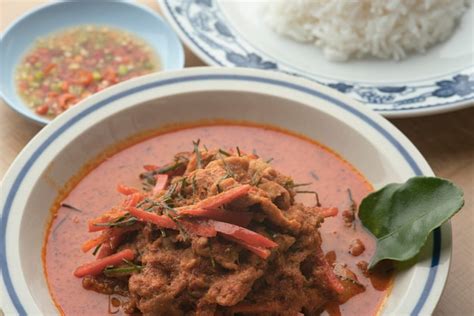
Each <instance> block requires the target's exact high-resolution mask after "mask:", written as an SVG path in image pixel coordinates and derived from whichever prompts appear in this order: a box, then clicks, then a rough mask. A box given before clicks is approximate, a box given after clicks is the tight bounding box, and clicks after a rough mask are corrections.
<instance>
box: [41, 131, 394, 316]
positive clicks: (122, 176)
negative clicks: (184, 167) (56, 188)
mask: <svg viewBox="0 0 474 316" xmlns="http://www.w3.org/2000/svg"><path fill="white" fill-rule="evenodd" d="M196 139H201V142H202V144H205V145H206V146H207V147H209V148H211V147H220V148H235V146H239V147H240V148H241V149H242V150H244V151H247V152H252V151H256V152H257V154H258V155H259V156H260V157H262V158H268V159H269V158H273V161H272V164H273V165H274V166H275V167H276V168H278V169H280V170H284V172H285V173H286V174H288V175H290V176H292V177H293V179H294V181H295V183H305V182H312V184H311V185H310V186H308V187H307V189H308V190H314V191H317V192H318V193H319V198H320V202H321V204H322V205H323V206H328V207H329V206H335V207H338V208H339V210H340V212H339V215H338V216H337V217H335V218H328V219H326V220H325V223H324V224H323V225H322V228H321V230H320V231H321V234H322V238H323V244H322V246H323V250H324V251H325V252H326V253H328V252H331V251H334V254H335V256H336V260H337V261H338V262H341V263H346V264H347V266H348V268H349V269H350V270H351V271H353V272H354V273H355V274H356V275H357V278H358V280H359V282H360V283H361V284H363V285H364V286H365V288H366V290H365V292H363V293H361V294H358V295H356V296H355V297H353V298H351V299H350V300H349V301H348V302H346V303H345V304H343V305H339V306H337V305H334V306H331V308H330V314H331V315H375V314H377V311H378V310H379V309H380V306H381V305H382V304H383V301H384V299H385V297H386V296H387V294H388V291H389V288H390V284H391V280H392V276H391V273H390V272H389V271H380V272H378V273H374V274H372V275H371V276H370V277H369V278H367V277H365V276H364V275H363V273H362V272H361V270H360V269H359V268H358V267H357V263H358V262H360V261H366V262H368V261H370V257H371V256H372V254H373V253H374V251H375V241H374V240H373V239H372V237H371V236H370V235H369V234H368V233H367V232H366V231H365V230H364V229H363V228H362V226H361V224H360V222H359V221H358V219H356V220H355V221H354V225H353V226H351V227H348V226H347V225H345V222H344V219H343V216H342V213H343V211H344V210H350V206H351V200H350V199H349V196H348V189H350V192H351V194H352V198H353V200H354V202H355V203H356V204H358V203H359V202H360V201H361V199H362V198H363V197H364V196H366V195H367V194H368V193H369V192H370V191H371V190H372V187H371V185H370V184H369V183H368V182H367V181H366V180H365V179H364V178H363V177H362V176H361V175H360V174H359V173H358V172H357V171H356V170H355V169H354V168H353V167H352V166H351V165H350V164H349V163H347V162H346V161H344V160H343V159H341V158H340V157H338V156H337V155H336V154H335V153H333V152H331V151H330V150H328V149H327V148H325V147H323V146H321V145H319V144H317V143H315V142H311V141H309V140H307V139H303V138H301V137H298V136H295V135H291V134H288V133H284V132H282V131H278V130H274V129H270V128H267V127H255V126H243V125H210V126H200V127H192V128H186V129H181V130H176V131H173V132H168V133H164V134H160V135H158V136H155V137H153V138H150V139H147V140H145V141H142V142H140V143H138V144H135V145H133V146H131V147H129V148H127V149H125V150H123V151H120V152H118V153H116V154H115V155H112V156H111V157H109V158H108V159H106V160H105V161H103V162H102V163H100V164H99V165H98V166H97V167H96V168H95V169H94V170H93V171H91V172H90V173H89V174H87V175H86V176H85V177H84V178H83V179H82V180H81V181H80V182H79V183H78V184H77V185H76V186H75V187H74V188H73V189H72V190H71V191H70V192H69V193H68V194H67V196H66V197H65V198H64V199H63V200H62V202H63V203H66V204H69V205H72V206H74V207H76V208H78V209H80V210H82V212H77V211H74V210H72V209H70V208H65V207H60V208H59V209H58V210H57V211H56V213H55V217H54V219H53V221H52V223H51V226H50V229H49V230H48V235H47V237H46V243H45V247H44V268H45V272H46V275H47V281H48V284H49V288H50V292H51V294H52V296H53V298H54V300H55V303H56V305H57V306H58V307H59V308H60V310H61V311H62V312H63V313H64V314H66V315H82V314H88V315H104V314H107V313H114V314H115V313H118V314H121V311H120V307H119V305H120V300H121V299H123V298H120V297H117V296H114V297H113V298H110V297H107V296H106V295H102V294H98V293H96V292H93V291H87V290H85V289H83V287H82V285H81V279H78V278H76V277H74V276H73V271H74V270H75V268H76V267H77V266H78V265H80V264H83V263H85V262H88V261H90V260H91V259H92V256H91V254H90V253H88V254H84V253H82V252H81V250H80V247H81V244H82V243H83V242H84V241H85V240H87V239H89V238H90V233H88V232H87V220H88V219H90V218H93V217H96V216H98V215H99V214H101V213H102V212H103V211H104V210H106V209H108V208H110V207H112V206H113V205H115V204H116V203H117V201H119V200H120V198H121V197H120V195H119V193H117V192H116V186H117V184H119V183H125V184H127V185H130V186H136V187H137V188H139V187H140V185H141V184H140V180H139V178H138V175H139V173H141V172H142V171H143V165H146V164H154V165H160V164H164V163H167V162H168V161H170V160H171V159H172V158H173V156H174V154H175V153H177V152H181V151H188V150H189V148H190V147H191V146H192V141H193V140H196ZM305 189H306V188H305ZM297 201H299V202H303V203H305V204H308V205H312V204H314V203H315V197H314V195H311V194H298V195H297ZM355 239H359V240H360V241H362V243H363V244H364V246H365V251H364V252H363V253H362V254H360V255H359V256H357V257H355V256H353V255H351V254H350V252H349V246H350V244H351V242H352V241H353V240H355Z"/></svg>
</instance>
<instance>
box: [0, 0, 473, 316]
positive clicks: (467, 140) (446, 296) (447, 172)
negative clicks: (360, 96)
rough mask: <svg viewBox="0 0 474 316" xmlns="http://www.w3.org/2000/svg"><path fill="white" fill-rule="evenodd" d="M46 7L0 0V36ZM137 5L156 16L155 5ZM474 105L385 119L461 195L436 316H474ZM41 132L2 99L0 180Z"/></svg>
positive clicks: (192, 59)
mask: <svg viewBox="0 0 474 316" xmlns="http://www.w3.org/2000/svg"><path fill="white" fill-rule="evenodd" d="M44 2H46V1H40V0H35V1H29V0H0V31H2V32H3V31H4V30H5V29H6V28H7V27H8V25H9V24H10V23H12V22H13V21H14V20H15V19H17V18H19V17H20V16H21V15H23V14H24V13H26V12H27V11H28V10H31V9H33V8H35V7H37V6H39V5H41V4H43V3H44ZM139 2H141V3H143V4H144V5H146V6H148V7H149V8H151V9H152V10H155V11H156V12H160V8H159V5H158V3H157V1H153V0H142V1H139ZM0 53H1V52H0ZM185 57H186V64H185V67H196V66H205V64H204V62H203V61H201V60H200V59H199V58H198V57H197V56H196V55H195V54H193V53H192V52H191V51H190V50H189V49H188V48H185ZM0 71H2V69H1V68H0ZM472 105H473V106H471V107H468V108H465V109H462V110H457V111H454V112H449V113H441V114H435V115H429V116H418V117H410V118H397V119H392V118H390V119H389V121H390V122H391V123H392V124H393V125H395V126H396V127H397V128H398V129H399V130H401V131H402V132H403V133H404V134H405V135H406V136H407V137H408V138H409V139H410V140H411V142H413V144H414V145H415V146H416V147H417V148H418V150H419V151H420V152H421V154H422V155H423V156H424V157H425V158H426V160H427V161H428V163H429V165H430V166H431V168H432V169H433V170H434V172H435V174H436V175H437V176H438V177H442V178H446V179H449V180H450V181H452V182H454V183H455V184H456V185H458V186H459V187H460V188H462V190H463V191H464V198H465V205H464V208H463V209H462V210H461V211H460V212H459V213H458V214H457V215H456V216H454V217H453V218H452V220H451V225H452V239H453V246H452V261H451V269H450V273H449V276H448V280H447V283H446V287H445V289H444V292H443V294H442V296H441V299H440V301H439V304H438V305H437V307H436V309H435V311H434V313H433V315H437V316H441V315H446V316H453V315H459V316H464V315H466V316H467V315H474V104H472ZM42 128H44V127H42V126H39V125H37V124H35V123H33V122H31V121H29V120H27V119H25V118H24V117H22V116H21V115H19V114H18V113H16V112H14V111H13V110H12V109H11V108H10V107H9V106H8V105H7V104H6V103H5V101H4V100H0V178H2V177H3V176H4V174H5V173H6V172H7V170H8V168H9V166H10V165H11V164H12V163H13V161H14V160H15V158H16V157H17V156H18V155H19V153H20V152H21V150H22V149H23V148H24V147H25V146H26V145H27V144H28V142H29V141H30V140H31V139H32V138H33V137H34V136H35V135H36V134H37V133H38V132H40V131H41V129H42ZM0 185H1V183H0ZM3 189H4V188H3ZM0 314H1V312H0Z"/></svg>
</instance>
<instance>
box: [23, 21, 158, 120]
mask: <svg viewBox="0 0 474 316" xmlns="http://www.w3.org/2000/svg"><path fill="white" fill-rule="evenodd" d="M158 69H159V62H158V57H157V56H156V54H155V53H154V51H153V49H152V48H151V46H150V45H149V44H148V43H146V42H145V41H143V40H142V39H139V38H138V37H136V36H134V35H132V34H130V33H128V32H125V31H122V30H119V29H114V28H110V27H102V26H89V25H87V26H79V27H74V28H70V29H66V30H64V31H61V32H59V33H55V34H51V35H48V36H46V37H43V38H40V39H38V41H37V43H36V44H35V45H34V47H33V48H32V49H31V50H30V51H29V52H28V53H27V54H26V55H25V57H24V58H23V60H22V61H21V63H20V64H19V66H18V71H17V75H16V84H17V89H18V92H19V94H20V96H21V97H22V99H23V100H24V102H25V103H26V104H27V105H28V106H29V107H31V108H32V109H33V110H34V111H35V112H36V113H37V114H39V115H42V116H46V117H50V118H53V117H55V116H57V115H59V114H60V113H62V112H64V111H65V110H67V109H68V108H70V107H71V106H73V105H75V104H76V103H78V102H79V101H81V100H82V99H84V98H86V97H88V96H90V95H91V94H93V93H95V92H97V91H100V90H103V89H105V88H107V87H109V86H111V85H114V84H116V83H118V82H121V81H124V80H127V79H130V78H133V77H137V76H141V75H144V74H148V73H151V72H154V71H157V70H158Z"/></svg>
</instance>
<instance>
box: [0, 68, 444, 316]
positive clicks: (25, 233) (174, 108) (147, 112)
mask: <svg viewBox="0 0 474 316" xmlns="http://www.w3.org/2000/svg"><path fill="white" fill-rule="evenodd" d="M213 118H222V119H230V120H246V121H253V122H257V123H265V124H271V125H276V126H280V127H282V128H285V129H288V130H292V131H295V132H298V133H302V134H304V135H307V136H309V137H311V138H313V139H315V140H317V141H319V142H321V143H323V144H325V145H327V146H329V147H331V148H332V149H333V150H335V151H336V152H338V153H339V154H341V155H342V156H343V157H344V158H346V159H347V160H348V161H349V162H350V163H352V164H353V165H354V166H355V167H356V168H358V169H359V170H360V171H361V172H362V173H363V174H364V175H365V176H366V177H367V179H368V180H369V181H370V182H371V183H373V184H374V186H375V187H376V188H379V187H381V186H383V185H384V184H387V183H389V182H401V181H404V180H406V179H407V178H409V177H412V176H415V175H421V174H425V175H432V174H433V172H432V171H431V169H430V167H429V166H428V164H427V163H426V161H425V159H424V158H423V157H422V156H421V154H420V153H419V152H418V151H417V149H416V148H415V147H414V146H413V145H412V144H411V143H410V141H409V140H408V139H407V138H406V137H405V136H404V135H403V134H402V133H400V132H399V131H398V130H397V129H396V128H395V127H393V126H392V125H391V124H390V123H389V122H388V121H386V120H385V119H384V118H382V117H381V116H379V115H377V114H375V113H374V112H372V111H369V110H367V109H366V108H364V107H362V106H360V105H359V104H358V103H357V102H355V101H353V100H352V99H349V98H348V97H345V96H344V95H342V94H339V93H337V92H335V91H334V90H331V89H328V88H325V87H322V86H320V85H317V84H315V83H313V82H310V81H306V80H304V79H298V78H295V77H292V76H288V75H284V74H278V73H274V72H266V71H260V70H250V69H224V68H222V69H221V68H193V69H188V70H185V71H176V72H164V73H158V74H152V75H149V76H145V77H142V78H137V79H133V80H131V81H127V82H124V83H121V84H118V85H117V86H114V87H112V88H110V89H107V90H106V91H103V92H101V93H99V94H97V95H94V96H93V97H91V98H90V99H87V100H85V101H84V102H83V103H82V104H81V105H80V106H77V107H74V108H72V109H71V110H70V111H68V112H66V113H65V114H64V115H61V116H60V117H59V118H58V119H56V120H54V121H53V122H52V123H51V124H49V125H48V126H47V127H46V128H44V129H43V130H42V131H41V132H40V133H39V134H38V135H37V136H36V137H35V138H34V139H33V140H32V141H31V142H30V143H29V144H28V146H27V147H26V148H25V149H24V150H23V151H22V153H21V154H20V155H19V156H18V158H17V159H16V160H15V162H14V163H13V165H12V166H11V167H10V169H9V171H8V172H7V174H6V176H5V178H4V180H3V183H2V187H1V194H0V210H1V212H2V222H1V225H2V226H1V238H0V251H1V253H0V265H1V269H2V281H3V282H1V286H2V289H1V294H2V308H3V309H4V311H5V312H6V313H7V314H9V313H13V314H15V313H17V314H28V315H36V314H47V315H51V314H55V313H57V310H56V308H55V306H54V304H53V303H52V300H51V297H50V294H49V292H48V289H47V286H46V280H45V276H44V274H43V269H42V267H41V248H42V244H43V239H44V238H43V237H44V234H45V227H46V223H47V221H48V219H49V209H50V207H51V205H52V203H53V200H54V199H55V198H56V196H57V190H58V188H60V187H62V186H63V185H64V184H65V183H66V182H67V181H68V180H69V179H70V178H71V177H72V176H73V175H74V174H76V173H77V172H78V170H80V168H81V167H82V166H83V165H84V164H85V163H86V162H88V161H89V160H91V159H92V158H94V157H96V156H97V155H98V154H99V153H100V152H101V151H103V150H104V148H107V147H109V146H110V145H112V144H115V143H117V142H120V141H121V140H123V139H125V138H128V137H130V136H131V135H134V134H137V133H140V132H141V131H144V130H150V129H156V128H158V127H160V126H162V125H163V124H169V123H180V122H189V121H196V120H201V119H213ZM450 255H451V228H450V225H449V224H446V225H444V226H443V227H442V229H441V230H439V229H438V230H436V231H435V232H434V234H433V236H432V237H430V238H429V240H428V243H427V245H426V247H425V248H424V249H423V253H422V254H421V256H420V260H419V262H418V263H417V264H416V265H414V266H412V267H411V268H409V269H407V270H405V271H402V272H399V273H398V274H397V276H396V280H395V285H394V288H393V290H392V292H391V294H390V296H389V298H388V300H387V303H386V304H385V307H384V308H383V311H382V314H383V315H409V314H413V315H416V314H430V313H431V312H432V311H433V309H434V307H435V306H436V303H437V302H438V299H439V297H440V295H441V292H442V290H443V287H444V284H445V281H446V277H447V274H448V270H449V263H450Z"/></svg>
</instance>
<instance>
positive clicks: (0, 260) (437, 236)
mask: <svg viewBox="0 0 474 316" xmlns="http://www.w3.org/2000/svg"><path fill="white" fill-rule="evenodd" d="M207 80H230V81H236V80H239V81H246V82H258V83H265V84H269V85H274V86H280V87H284V88H288V89H293V90H296V91H298V92H301V93H306V94H309V95H311V96H314V97H317V98H320V99H323V100H326V101H327V102H329V103H331V104H333V105H334V106H337V107H340V108H342V109H344V110H345V111H348V112H350V113H352V114H353V115H355V116H357V117H358V118H360V119H361V120H363V121H364V122H365V123H367V124H368V125H370V126H371V127H372V128H374V129H375V130H376V131H378V132H379V133H380V134H381V135H383V136H384V137H385V139H387V140H388V141H389V142H390V143H391V144H392V145H393V146H394V147H395V148H397V150H398V152H399V153H400V154H401V155H402V156H403V158H404V159H405V161H406V162H407V163H408V164H409V165H410V167H411V169H412V171H413V173H414V174H415V175H422V174H423V172H422V171H421V168H420V166H419V165H418V164H417V163H416V161H415V160H414V159H413V157H411V156H410V154H409V153H408V151H407V150H406V149H405V147H403V145H402V144H400V142H399V141H398V140H396V139H395V137H393V135H392V134H390V133H389V132H388V131H387V130H385V129H384V128H383V127H382V126H380V125H379V124H378V123H377V122H375V121H374V120H373V119H371V118H370V117H369V116H367V115H366V114H364V113H362V112H360V111H359V110H358V109H356V108H354V107H351V106H349V105H348V104H346V103H344V102H343V101H340V100H337V99H335V98H334V97H331V96H329V95H326V94H324V93H322V92H320V91H317V90H314V89H311V88H307V87H304V86H301V85H298V84H294V83H290V82H286V81H281V80H276V79H268V78H261V77H254V76H247V75H226V74H208V75H190V76H183V77H179V78H173V79H164V80H156V81H153V82H150V83H147V84H143V85H141V86H138V87H134V88H131V89H128V90H125V91H123V92H119V93H116V94H115V95H112V96H110V97H108V98H107V99H105V100H102V101H100V102H98V103H96V104H94V105H92V106H90V107H88V108H86V109H85V110H84V111H82V112H80V113H78V114H77V115H75V116H73V117H71V118H70V119H69V120H68V121H67V122H64V123H63V124H62V125H61V126H60V127H59V128H58V129H57V130H56V131H54V132H53V133H52V134H51V135H50V136H49V137H48V138H47V139H46V140H45V141H44V142H43V143H41V145H40V146H39V147H38V148H37V149H36V150H35V151H34V152H33V154H32V155H31V156H30V157H29V159H28V160H27V162H26V163H25V164H24V166H23V167H22V168H21V170H20V172H19V173H18V176H17V177H16V178H15V180H14V181H13V185H12V187H11V188H10V189H9V191H8V195H7V198H6V201H5V205H4V207H3V212H2V222H1V240H0V267H1V269H2V276H3V280H4V283H5V287H6V289H7V292H8V294H9V296H10V298H11V300H12V302H13V305H14V306H15V308H16V310H17V312H18V314H20V315H26V311H25V309H24V308H23V306H22V304H21V302H20V300H19V298H18V295H17V293H16V292H15V289H14V287H13V284H12V280H11V278H10V274H9V268H8V264H7V258H6V227H7V222H8V216H9V215H10V212H11V207H12V204H13V200H14V199H15V196H16V193H17V191H18V189H19V187H20V186H21V184H22V182H23V180H25V178H26V176H27V174H28V172H29V171H30V170H31V168H32V167H33V165H34V162H35V161H36V160H37V159H38V158H39V157H40V156H41V154H42V153H43V152H44V151H45V150H46V149H47V148H48V147H49V146H50V145H51V144H52V143H53V142H54V141H55V140H56V139H57V138H58V137H59V136H61V135H62V134H63V133H64V132H66V131H67V130H68V129H69V128H71V127H72V126H74V125H75V124H76V123H78V122H79V121H81V120H82V119H84V118H86V117H88V116H89V115H90V114H92V113H94V112H95V111H97V110H99V109H102V108H104V107H106V106H109V105H110V104H111V103H112V102H114V101H117V100H119V99H122V98H125V97H128V96H130V95H133V94H136V93H140V92H143V91H145V90H149V89H153V88H157V87H166V86H171V85H173V84H178V83H184V82H193V81H207ZM433 235H434V241H433V256H432V259H431V268H430V271H429V275H428V278H427V281H426V283H425V285H424V287H423V291H422V293H421V295H420V298H419V299H418V301H417V304H416V306H415V307H414V309H413V311H412V312H411V315H418V314H419V313H420V311H421V309H422V308H423V306H424V304H425V302H426V300H427V298H428V296H429V294H430V291H431V289H432V287H433V284H434V281H435V278H436V273H437V270H438V264H439V260H440V255H441V230H440V229H439V228H437V229H436V230H434V232H433Z"/></svg>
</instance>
